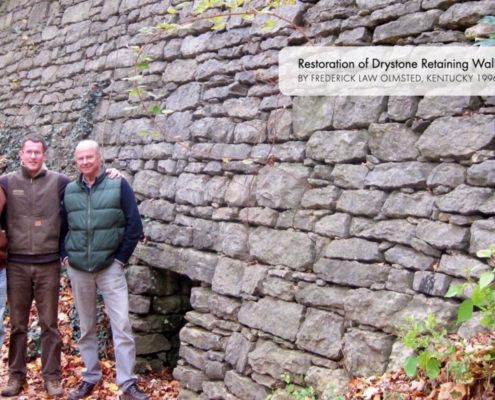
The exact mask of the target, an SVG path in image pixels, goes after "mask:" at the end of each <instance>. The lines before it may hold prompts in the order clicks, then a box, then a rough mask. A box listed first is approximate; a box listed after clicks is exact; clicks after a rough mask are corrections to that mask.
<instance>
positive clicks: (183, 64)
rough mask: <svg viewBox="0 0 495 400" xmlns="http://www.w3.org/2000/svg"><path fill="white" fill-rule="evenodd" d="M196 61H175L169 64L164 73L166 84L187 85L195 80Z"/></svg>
mask: <svg viewBox="0 0 495 400" xmlns="http://www.w3.org/2000/svg"><path fill="white" fill-rule="evenodd" d="M197 66H198V63H197V61H196V60H175V61H172V62H170V63H167V66H166V67H165V72H164V73H163V78H162V79H163V81H164V82H175V83H186V82H191V81H193V80H194V75H195V72H196V67H197Z"/></svg>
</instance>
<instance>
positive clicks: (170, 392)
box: [0, 277, 179, 400]
mask: <svg viewBox="0 0 495 400" xmlns="http://www.w3.org/2000/svg"><path fill="white" fill-rule="evenodd" d="M61 282H62V285H61V292H60V305H59V317H58V325H59V332H60V335H61V337H62V341H63V347H64V351H63V353H62V384H63V387H64V390H65V395H64V396H62V397H59V399H64V400H65V399H68V395H69V393H70V392H71V391H72V390H73V389H75V388H77V387H78V386H79V384H80V382H81V377H80V371H81V370H82V369H83V364H82V360H81V358H80V356H79V353H77V351H75V349H76V343H75V342H74V340H73V339H72V336H73V335H72V328H71V326H70V323H69V321H70V318H69V314H70V312H71V304H72V293H71V290H70V287H69V285H68V284H67V278H65V277H62V281H61ZM5 323H6V328H7V338H6V340H5V345H4V346H3V348H2V352H1V356H2V358H1V363H0V364H1V365H0V385H1V386H2V387H3V385H4V384H5V383H6V382H7V379H8V367H7V353H8V345H9V337H8V332H9V330H10V326H9V319H8V317H7V318H6V320H5ZM30 326H31V329H30V331H35V330H36V326H37V314H36V309H35V307H33V309H32V310H31V318H30ZM114 364H115V362H114V361H111V360H108V359H101V367H102V371H103V379H102V381H101V382H100V384H99V385H98V386H97V387H96V388H95V390H94V391H93V393H92V395H91V396H88V397H87V398H86V399H88V400H120V399H121V398H122V392H120V391H119V389H118V387H117V385H116V384H115V366H114ZM138 377H139V386H140V388H141V389H142V390H143V391H144V392H146V393H147V394H148V395H149V396H150V399H151V400H172V399H177V396H178V393H179V383H178V382H177V381H175V380H174V379H173V377H172V375H171V373H170V370H169V369H168V368H165V369H164V370H162V371H160V372H152V371H149V372H147V373H145V374H139V375H138ZM27 381H28V385H27V386H25V387H24V389H23V391H22V392H21V393H20V395H19V396H17V397H11V399H13V400H32V399H49V398H51V397H50V396H49V395H48V394H47V393H46V392H45V390H44V389H43V378H42V376H41V359H40V358H39V357H37V358H36V359H34V360H33V361H31V362H29V363H28V376H27Z"/></svg>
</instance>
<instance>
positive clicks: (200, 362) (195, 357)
mask: <svg viewBox="0 0 495 400" xmlns="http://www.w3.org/2000/svg"><path fill="white" fill-rule="evenodd" d="M179 356H180V357H181V358H183V359H184V360H186V361H187V362H188V363H189V364H190V365H192V366H193V367H195V368H197V369H200V370H202V371H204V369H205V365H206V351H203V350H200V349H197V348H195V347H193V346H187V345H184V344H183V345H182V346H180V349H179Z"/></svg>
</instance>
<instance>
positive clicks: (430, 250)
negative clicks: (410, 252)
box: [411, 238, 442, 257]
mask: <svg viewBox="0 0 495 400" xmlns="http://www.w3.org/2000/svg"><path fill="white" fill-rule="evenodd" d="M411 247H412V248H413V249H414V250H417V251H419V252H421V253H424V254H427V255H429V256H433V257H440V256H441V255H442V252H441V251H440V250H437V249H435V248H434V247H432V246H430V245H429V244H428V243H426V242H425V241H424V240H421V239H418V238H413V239H412V240H411Z"/></svg>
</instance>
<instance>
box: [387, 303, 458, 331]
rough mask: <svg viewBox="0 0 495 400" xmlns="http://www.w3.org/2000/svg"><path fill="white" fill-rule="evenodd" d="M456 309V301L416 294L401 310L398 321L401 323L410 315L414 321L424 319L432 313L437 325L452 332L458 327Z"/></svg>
mask: <svg viewBox="0 0 495 400" xmlns="http://www.w3.org/2000/svg"><path fill="white" fill-rule="evenodd" d="M458 309H459V303H458V302H457V301H454V300H450V299H443V298H438V297H429V296H428V297H427V296H425V295H423V294H418V295H415V296H414V297H413V299H412V301H411V302H410V303H409V304H408V305H407V307H405V308H404V309H403V310H402V311H401V313H400V317H399V322H398V323H399V324H401V323H403V322H404V319H405V318H406V317H412V318H413V320H414V321H426V318H427V317H428V314H429V313H433V314H434V315H435V319H436V320H437V322H438V327H439V328H442V327H444V328H445V329H446V330H447V332H451V333H453V332H456V331H457V329H458V328H459V326H458V325H457V311H458ZM394 333H396V331H395V332H394Z"/></svg>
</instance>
